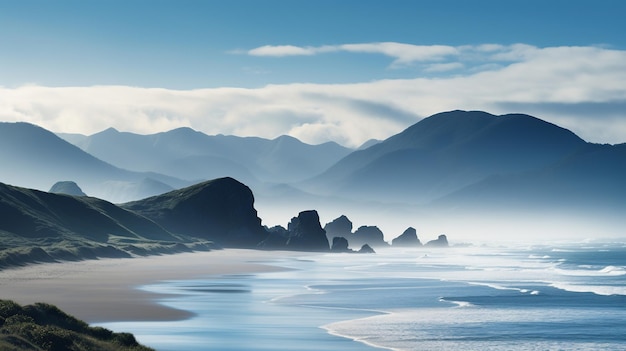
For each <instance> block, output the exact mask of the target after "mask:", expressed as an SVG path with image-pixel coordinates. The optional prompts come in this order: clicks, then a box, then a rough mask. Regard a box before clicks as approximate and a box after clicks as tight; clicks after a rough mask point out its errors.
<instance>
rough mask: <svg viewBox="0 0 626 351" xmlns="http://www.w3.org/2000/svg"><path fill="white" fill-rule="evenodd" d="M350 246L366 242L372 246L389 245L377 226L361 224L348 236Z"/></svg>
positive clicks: (357, 245) (361, 244)
mask: <svg viewBox="0 0 626 351" xmlns="http://www.w3.org/2000/svg"><path fill="white" fill-rule="evenodd" d="M349 241H350V246H351V247H360V246H363V245H364V244H368V245H369V246H372V247H385V246H389V244H387V242H385V236H384V234H383V232H382V231H381V230H380V229H378V227H377V226H365V225H364V226H361V227H359V229H357V230H356V232H354V235H352V237H351V238H350V240H349Z"/></svg>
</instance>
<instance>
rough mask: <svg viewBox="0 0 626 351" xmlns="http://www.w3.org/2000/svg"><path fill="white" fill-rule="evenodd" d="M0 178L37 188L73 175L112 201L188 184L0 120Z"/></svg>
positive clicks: (87, 189) (90, 191) (39, 130)
mask: <svg viewBox="0 0 626 351" xmlns="http://www.w3.org/2000/svg"><path fill="white" fill-rule="evenodd" d="M0 163H1V164H2V165H4V166H3V167H2V169H1V170H0V181H1V182H4V183H9V184H15V185H20V186H24V187H28V188H35V189H41V190H44V189H46V190H47V189H49V188H50V187H51V186H52V185H53V184H55V183H56V182H57V181H60V180H64V179H72V180H73V181H75V182H77V183H79V184H81V186H82V187H83V189H84V190H85V192H87V193H88V194H90V195H93V196H97V197H100V198H106V199H108V200H111V201H116V202H121V201H128V200H129V199H130V198H135V199H136V198H141V197H146V196H150V195H154V194H157V193H160V192H162V191H164V190H165V191H167V190H171V189H172V188H178V187H182V186H185V185H187V184H188V183H187V182H184V181H182V180H179V179H176V178H174V177H170V176H163V175H161V174H157V173H149V172H143V173H139V172H130V171H127V170H124V169H121V168H118V167H115V166H112V165H110V164H108V163H106V162H104V161H102V160H100V159H97V158H96V157H94V156H92V155H90V154H88V153H86V152H85V151H83V150H81V149H80V148H78V147H76V146H74V145H72V144H70V143H68V142H66V141H65V140H63V139H61V138H59V137H58V136H56V135H55V134H53V133H52V132H49V131H47V130H45V129H43V128H41V127H38V126H35V125H32V124H28V123H0Z"/></svg>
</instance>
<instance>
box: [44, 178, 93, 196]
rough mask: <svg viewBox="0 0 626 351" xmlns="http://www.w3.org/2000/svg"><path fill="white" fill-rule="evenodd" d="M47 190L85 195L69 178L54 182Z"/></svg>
mask: <svg viewBox="0 0 626 351" xmlns="http://www.w3.org/2000/svg"><path fill="white" fill-rule="evenodd" d="M48 192H49V193H55V194H65V195H72V196H87V194H85V193H84V192H83V190H82V189H81V188H80V187H79V186H78V184H76V183H75V182H72V181H69V180H67V181H61V182H56V183H54V185H53V186H52V187H51V188H50V190H49V191H48Z"/></svg>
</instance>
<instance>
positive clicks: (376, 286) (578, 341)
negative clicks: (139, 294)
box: [104, 243, 626, 350]
mask: <svg viewBox="0 0 626 351" xmlns="http://www.w3.org/2000/svg"><path fill="white" fill-rule="evenodd" d="M264 263H267V262H264ZM269 263H272V264H277V265H280V266H283V267H287V268H290V269H291V270H288V271H283V272H279V273H263V274H259V275H254V276H222V277H206V278H203V279H197V280H191V281H170V282H162V283H159V284H155V285H150V286H146V287H143V289H146V290H149V291H153V292H159V293H164V294H171V295H168V297H167V298H164V299H162V300H161V302H162V303H164V304H166V305H168V306H171V307H174V308H178V309H184V310H188V311H192V312H194V313H196V314H197V315H196V317H194V318H191V319H189V320H184V321H177V322H158V323H155V322H136V323H107V324H105V325H104V326H106V327H107V328H112V329H115V330H126V331H130V332H133V333H134V334H135V335H136V336H137V338H138V340H140V341H141V342H143V343H145V344H147V345H149V346H152V347H155V348H156V349H158V350H204V349H219V350H293V349H301V350H320V349H333V350H363V349H366V347H367V346H366V345H370V346H376V347H382V348H389V349H396V350H503V349H507V350H554V349H563V350H600V349H605V350H621V349H626V337H625V336H624V335H626V245H625V244H623V243H621V244H600V243H585V244H570V245H561V246H527V247H515V248H493V247H491V248H490V247H480V248H478V247H469V248H450V249H440V250H435V249H425V248H422V249H411V250H396V249H394V250H384V251H382V252H379V253H378V254H376V255H349V254H312V255H308V254H305V255H303V256H302V258H300V259H281V258H277V259H276V260H274V261H272V262H269Z"/></svg>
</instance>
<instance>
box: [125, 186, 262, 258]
mask: <svg viewBox="0 0 626 351" xmlns="http://www.w3.org/2000/svg"><path fill="white" fill-rule="evenodd" d="M122 207H124V208H125V209H127V210H130V211H133V212H134V213H137V214H139V215H142V216H145V217H146V218H149V219H151V220H153V221H154V222H156V223H158V224H159V225H161V226H162V227H163V228H165V229H167V230H168V231H170V232H173V233H178V234H182V235H186V236H192V237H197V238H202V239H206V240H212V241H216V242H217V243H219V244H221V245H224V246H227V247H248V248H254V247H256V246H257V244H259V243H260V242H261V241H262V240H264V239H265V238H266V237H267V235H268V233H267V231H266V230H265V229H264V228H263V227H262V226H261V219H260V218H259V217H257V211H256V209H255V208H254V196H253V194H252V191H251V190H250V188H248V187H247V186H246V185H244V184H242V183H240V182H239V181H237V180H235V179H233V178H220V179H214V180H210V181H207V182H203V183H199V184H196V185H193V186H190V187H187V188H184V189H180V190H174V191H171V192H168V193H166V194H162V195H157V196H153V197H150V198H147V199H143V200H139V201H134V202H130V203H127V204H123V205H122Z"/></svg>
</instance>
